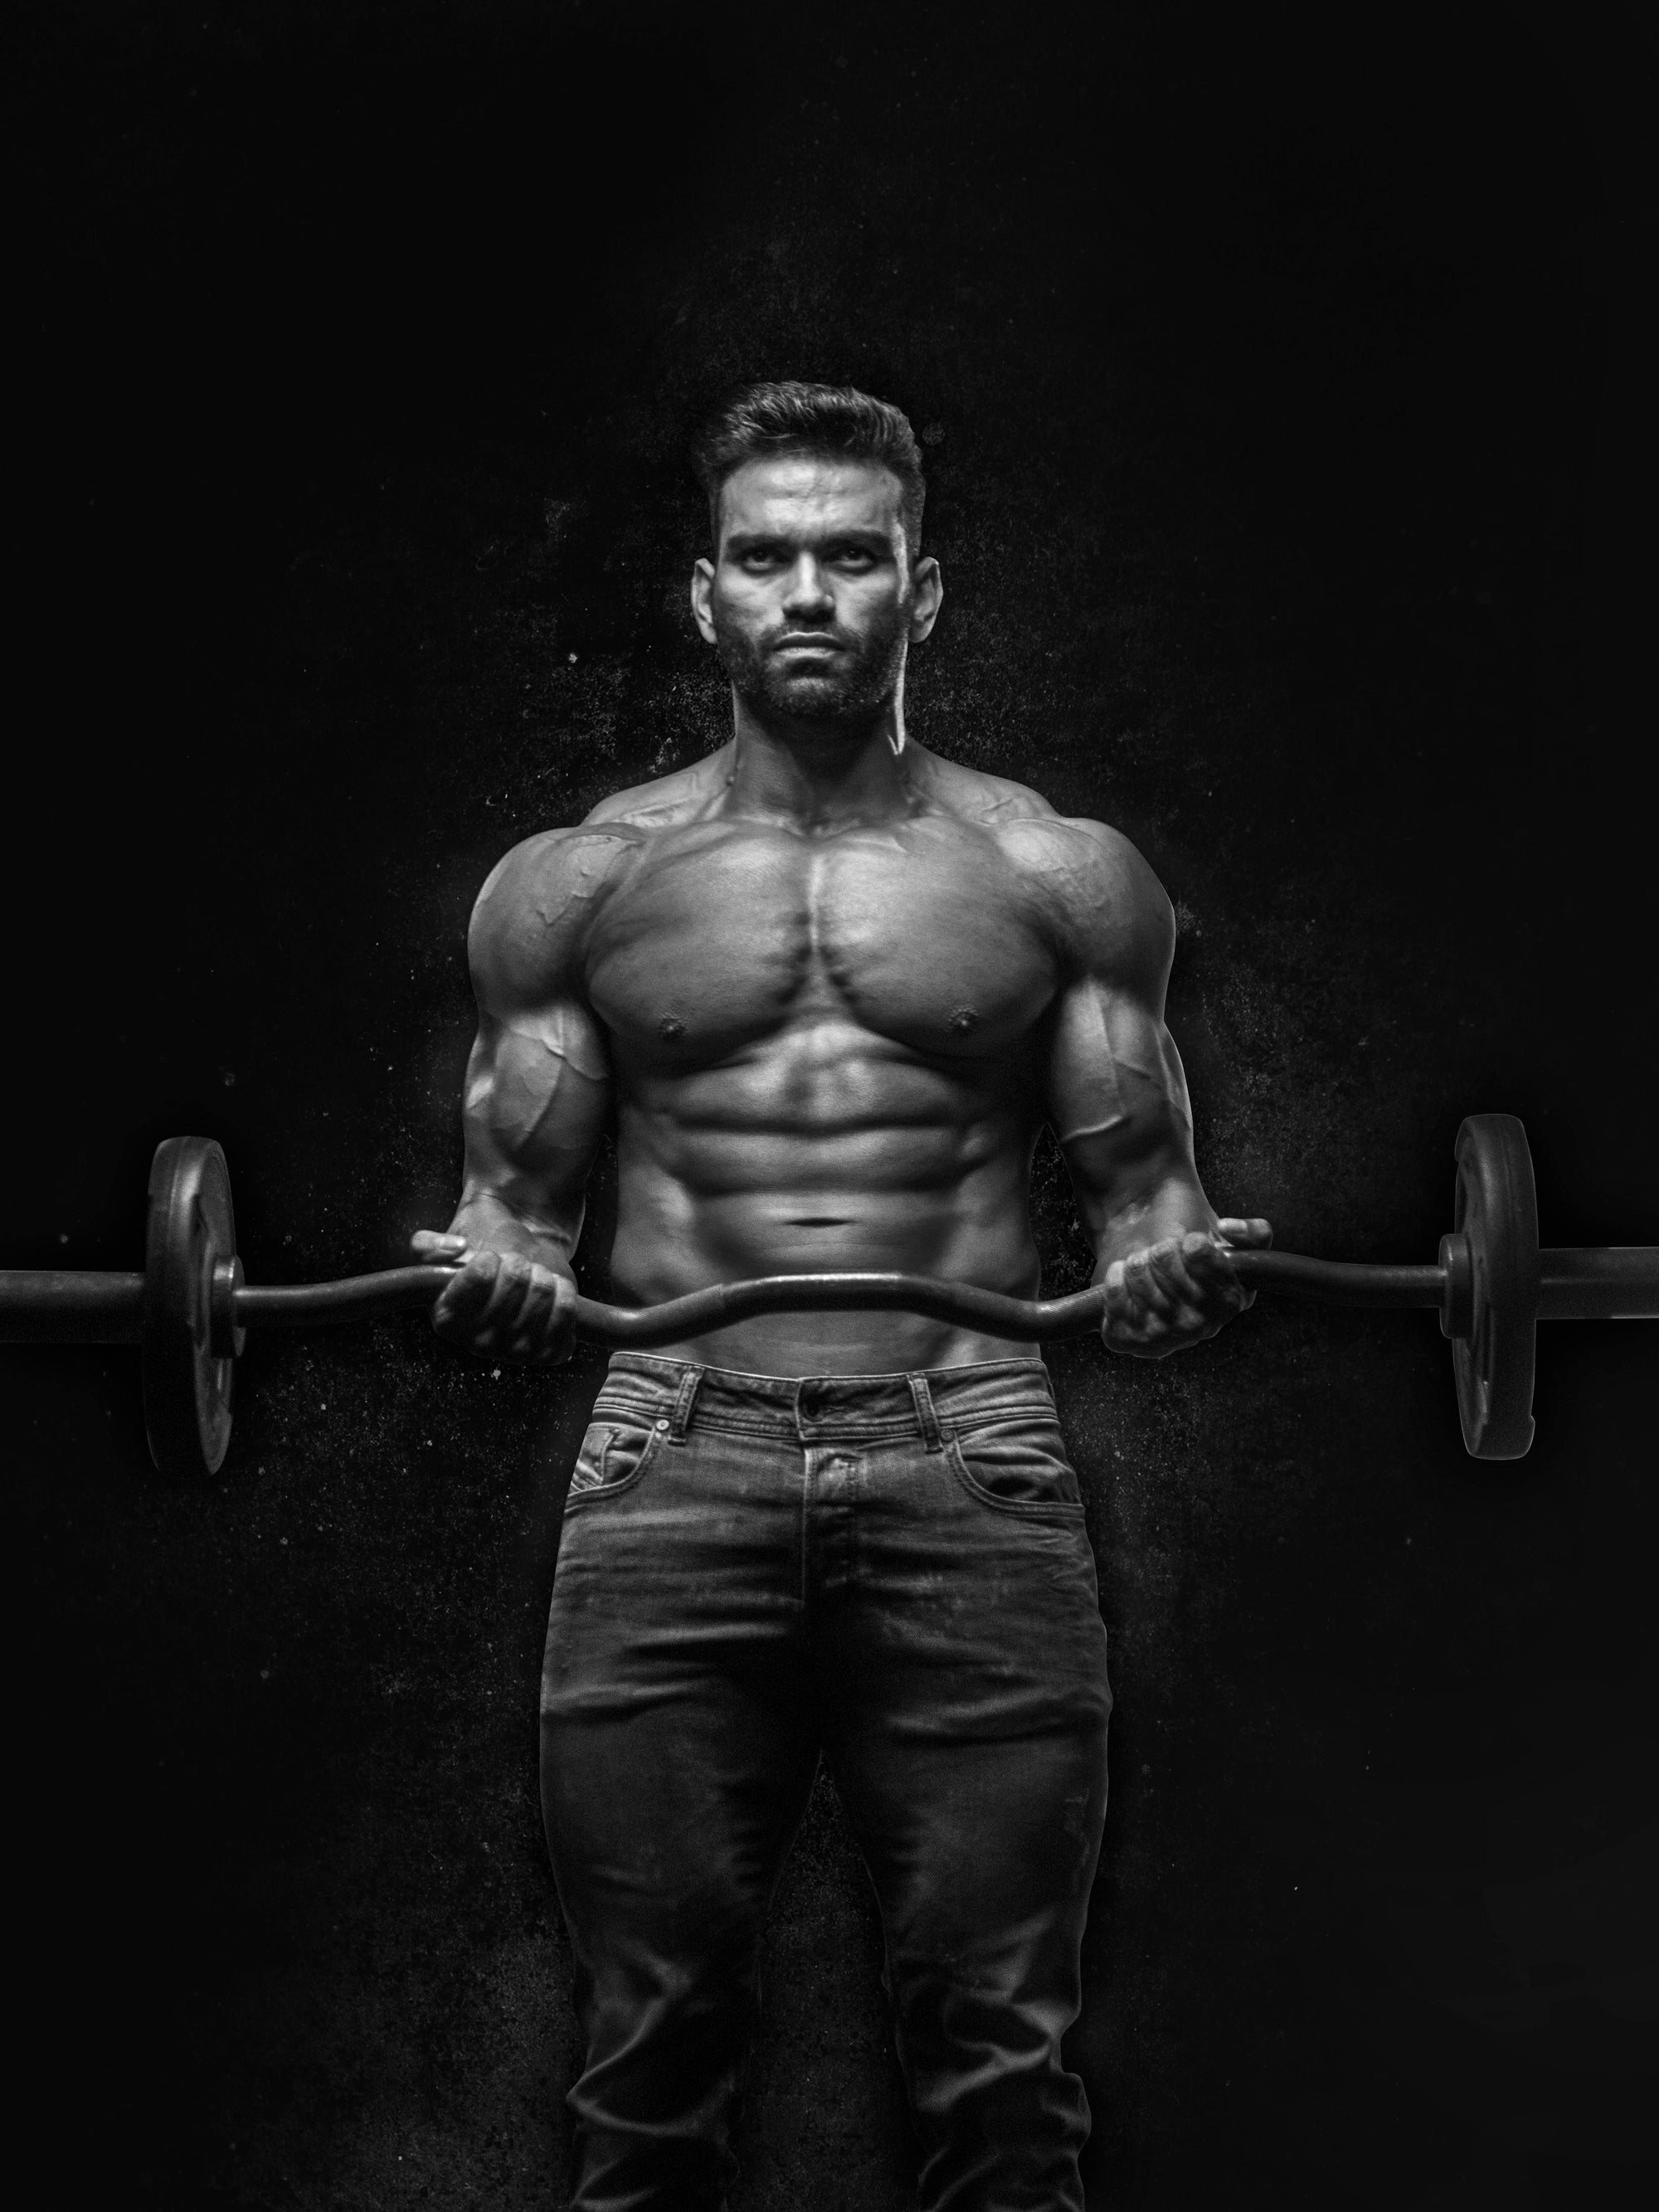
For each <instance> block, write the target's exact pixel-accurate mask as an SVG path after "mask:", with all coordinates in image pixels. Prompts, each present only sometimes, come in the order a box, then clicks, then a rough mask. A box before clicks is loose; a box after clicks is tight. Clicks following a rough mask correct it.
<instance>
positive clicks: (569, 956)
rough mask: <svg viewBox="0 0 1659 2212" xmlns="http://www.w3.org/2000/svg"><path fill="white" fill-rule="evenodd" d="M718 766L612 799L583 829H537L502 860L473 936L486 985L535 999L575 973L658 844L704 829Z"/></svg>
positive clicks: (712, 763)
mask: <svg viewBox="0 0 1659 2212" xmlns="http://www.w3.org/2000/svg"><path fill="white" fill-rule="evenodd" d="M720 758H721V756H720V754H719V753H715V754H714V755H712V756H711V757H710V758H709V759H708V760H704V761H699V762H697V763H696V764H695V765H694V766H693V767H691V768H689V769H681V770H680V771H679V772H678V774H677V775H665V776H663V777H661V778H659V780H658V781H656V782H654V783H642V784H636V785H635V786H634V787H632V788H631V789H629V790H626V791H617V792H613V793H611V796H610V797H609V798H608V799H601V800H600V801H599V805H597V806H595V807H593V808H592V810H591V811H590V812H589V813H588V814H587V815H586V817H584V818H583V820H581V821H580V822H578V823H574V824H572V825H570V826H568V827H565V828H561V829H541V830H538V832H537V833H536V835H535V836H532V837H526V838H525V839H524V840H523V841H522V842H521V843H520V844H517V845H514V846H513V848H512V849H511V851H510V852H507V853H505V854H503V855H502V856H501V859H500V860H498V861H497V862H496V863H495V866H494V867H493V868H492V869H491V870H490V872H489V875H488V876H487V877H486V878H484V884H483V889H482V890H480V891H479V893H478V896H477V902H476V903H475V904H474V906H473V909H472V921H471V928H470V929H469V931H468V933H467V950H468V955H469V957H470V959H471V963H472V969H473V974H474V976H475V978H476V979H477V981H479V982H480V984H481V985H484V986H486V987H489V988H490V989H492V990H501V991H503V992H507V993H509V994H511V993H515V992H519V993H530V994H536V993H538V992H541V991H544V990H545V989H546V988H547V987H549V985H550V983H551V982H553V981H555V980H556V978H557V977H558V976H559V975H561V974H566V973H570V972H574V966H575V964H576V963H579V961H580V951H581V946H582V944H583V941H584V939H585V938H586V931H587V927H588V925H589V924H590V923H591V922H592V920H593V918H594V916H595V915H596V914H597V913H598V911H599V908H600V907H601V906H602V905H603V904H604V902H605V897H606V896H607V895H608V894H609V893H610V892H611V891H612V890H615V889H616V887H617V884H619V883H620V882H622V881H623V878H625V877H626V876H627V875H628V874H629V871H630V869H631V866H632V864H633V862H634V861H635V860H637V858H638V857H639V854H641V851H642V850H643V848H645V847H646V846H647V844H648V843H649V842H650V841H651V839H652V838H653V836H655V835H656V834H657V833H658V832H659V831H660V830H663V829H672V828H675V827H677V826H678V825H680V824H682V823H687V822H691V821H695V820H696V819H697V817H699V815H701V814H702V812H704V811H706V810H707V807H708V801H709V799H710V798H711V797H712V796H713V795H714V793H716V792H717V791H719V790H720V788H722V787H723V786H724V781H725V777H724V774H723V771H722V770H721V769H720V767H719V766H718V765H717V764H718V763H720Z"/></svg>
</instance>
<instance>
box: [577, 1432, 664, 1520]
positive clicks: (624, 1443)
mask: <svg viewBox="0 0 1659 2212" xmlns="http://www.w3.org/2000/svg"><path fill="white" fill-rule="evenodd" d="M663 1435H664V1431H662V1430H661V1429H659V1428H656V1427H654V1426H653V1425H652V1424H651V1423H649V1422H647V1421H616V1420H611V1421H590V1422H589V1424H588V1426H587V1433H586V1436H585V1437H583V1438H582V1448H581V1449H580V1451H579V1452H578V1453H577V1455H576V1464H575V1467H574V1470H573V1471H572V1474H571V1477H570V1488H569V1490H568V1492H567V1493H566V1496H565V1504H566V1507H567V1509H568V1507H570V1506H572V1505H577V1504H580V1503H581V1502H582V1501H583V1500H584V1499H585V1498H611V1497H614V1496H615V1495H616V1493H617V1492H618V1491H619V1490H629V1489H631V1488H632V1487H633V1486H634V1485H635V1483H636V1482H637V1481H638V1480H639V1479H640V1477H641V1475H642V1474H644V1473H645V1471H646V1469H647V1467H649V1466H650V1464H651V1462H652V1461H653V1459H654V1458H655V1457H656V1455H657V1447H658V1445H659V1443H661V1442H662V1439H663Z"/></svg>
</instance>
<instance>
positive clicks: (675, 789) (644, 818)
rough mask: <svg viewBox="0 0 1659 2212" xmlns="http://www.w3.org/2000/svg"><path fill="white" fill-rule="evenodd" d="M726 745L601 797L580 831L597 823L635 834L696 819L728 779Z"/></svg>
mask: <svg viewBox="0 0 1659 2212" xmlns="http://www.w3.org/2000/svg"><path fill="white" fill-rule="evenodd" d="M731 751H732V747H731V746H730V744H724V745H722V746H720V749H719V750H718V751H716V752H712V753H710V754H708V756H707V757H706V758H704V759H702V760H700V761H694V762H693V763H691V766H690V768H683V769H676V770H675V772H674V774H673V775H659V776H657V777H655V778H653V781H651V782H649V783H636V784H632V785H630V786H629V788H628V789H627V790H625V791H613V792H612V793H611V796H610V797H609V798H608V799H601V800H600V801H599V805H597V806H596V807H594V808H593V809H592V811H591V812H590V813H589V814H588V816H587V817H586V820H585V821H584V822H583V823H581V825H580V826H581V827H582V828H583V829H595V828H599V827H601V826H604V827H606V828H623V829H629V830H631V831H633V832H634V833H635V835H636V836H652V835H653V834H654V833H655V832H656V831H658V830H659V829H680V828H682V827H684V824H685V823H688V822H696V821H697V820H698V819H699V818H700V817H702V815H704V814H705V813H707V812H708V808H709V806H710V805H711V804H712V803H713V802H714V800H715V799H718V798H719V797H720V793H722V792H723V791H724V790H725V788H726V784H727V782H728V781H729V780H730V775H731V769H730V763H729V758H728V757H729V755H730V753H731Z"/></svg>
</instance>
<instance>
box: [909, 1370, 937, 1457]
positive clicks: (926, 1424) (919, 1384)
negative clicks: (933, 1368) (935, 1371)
mask: <svg viewBox="0 0 1659 2212" xmlns="http://www.w3.org/2000/svg"><path fill="white" fill-rule="evenodd" d="M904 1379H905V1381H906V1382H907V1383H908V1384H909V1385H910V1395H911V1397H912V1398H913V1399H914V1400H915V1407H916V1425H917V1426H918V1427H919V1428H920V1429H921V1436H922V1442H923V1443H925V1444H926V1446H927V1449H928V1450H929V1451H930V1452H936V1451H943V1450H944V1449H945V1438H944V1437H942V1436H941V1435H940V1433H939V1415H938V1414H937V1413H935V1412H934V1411H933V1392H932V1391H931V1390H930V1389H928V1388H927V1376H925V1375H907V1376H905V1378H904Z"/></svg>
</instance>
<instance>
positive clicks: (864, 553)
mask: <svg viewBox="0 0 1659 2212" xmlns="http://www.w3.org/2000/svg"><path fill="white" fill-rule="evenodd" d="M938 574H939V572H938V568H937V566H936V564H935V563H934V562H932V561H924V562H920V563H919V564H918V565H917V568H916V569H915V573H914V574H912V571H911V568H910V564H909V560H908V555H907V552H906V550H905V542H904V525H903V521H902V515H901V508H900V486H899V482H898V479H897V477H895V476H894V475H893V474H892V473H891V472H890V471H889V470H887V469H884V468H883V467H881V466H880V465H878V464H877V463H874V462H870V461H851V460H841V459H835V458H833V457H829V456H821V455H818V454H816V453H783V454H779V455H777V456H775V458H772V459H767V460H757V461H746V462H745V463H744V465H743V466H742V467H741V468H740V469H737V470H735V471H733V472H732V475H731V476H729V477H727V478H726V482H725V483H724V484H723V485H722V486H721V489H720V544H719V548H718V550H717V552H716V556H715V558H714V561H712V562H709V561H699V562H698V563H697V568H696V575H695V576H694V578H693V580H692V586H691V602H692V610H693V612H694V613H695V614H696V618H697V626H698V628H699V629H701V630H702V634H703V635H704V637H706V638H707V639H708V641H709V642H710V643H711V644H712V645H714V646H715V647H717V648H718V649H719V652H720V659H721V660H722V662H723V663H724V664H725V667H726V673H727V675H728V676H730V678H731V679H732V684H733V686H734V687H735V688H736V690H737V692H738V696H739V697H740V698H743V699H744V700H746V701H748V702H750V704H751V705H752V706H753V707H755V708H757V710H758V711H759V712H761V713H762V714H768V715H773V716H787V717H789V718H791V719H793V720H801V721H811V722H832V723H833V722H846V723H853V724H857V723H867V722H868V721H869V720H870V719H871V717H872V715H873V714H875V713H876V712H877V711H878V709H879V708H881V707H882V706H883V705H884V703H885V702H887V701H888V700H889V699H890V698H891V697H892V696H893V695H894V693H895V691H896V690H897V688H898V684H899V679H900V677H901V675H902V671H903V667H904V654H905V648H906V647H907V645H908V643H909V641H910V640H911V639H913V638H921V637H925V636H926V635H927V632H928V631H929V630H930V629H932V628H933V617H934V615H935V614H936V613H937V611H938V605H939V581H938Z"/></svg>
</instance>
